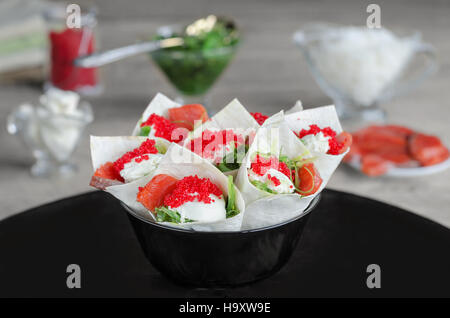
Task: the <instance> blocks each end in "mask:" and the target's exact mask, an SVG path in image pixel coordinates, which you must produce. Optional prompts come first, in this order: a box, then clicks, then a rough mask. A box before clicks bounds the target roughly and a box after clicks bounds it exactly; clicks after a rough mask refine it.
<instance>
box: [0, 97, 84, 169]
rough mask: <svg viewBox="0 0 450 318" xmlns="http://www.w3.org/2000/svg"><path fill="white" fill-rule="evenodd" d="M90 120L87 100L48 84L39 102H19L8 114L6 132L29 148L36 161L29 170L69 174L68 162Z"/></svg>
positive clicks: (71, 167)
mask: <svg viewBox="0 0 450 318" xmlns="http://www.w3.org/2000/svg"><path fill="white" fill-rule="evenodd" d="M92 121H93V113H92V109H91V107H90V105H89V104H88V103H87V102H83V101H80V96H79V95H78V94H77V93H75V92H71V91H63V90H60V89H57V88H50V89H49V90H47V91H46V93H45V94H44V95H42V96H41V98H40V101H39V104H38V105H31V104H22V105H20V106H18V107H17V108H16V109H14V110H13V111H12V112H11V114H10V115H9V116H8V124H7V128H8V132H9V133H10V134H14V135H15V134H17V135H19V136H20V137H21V138H22V140H23V141H24V142H25V146H26V147H27V148H28V149H29V150H30V151H31V153H32V155H33V157H34V159H35V160H36V162H35V164H34V165H33V166H32V167H31V174H32V175H33V176H37V177H50V176H54V175H66V176H67V175H71V174H73V173H74V172H75V171H76V166H75V164H74V163H72V162H71V158H72V154H73V152H74V150H75V148H76V146H77V145H78V142H79V140H80V137H81V135H82V133H83V131H84V129H85V127H86V126H87V125H88V124H89V123H91V122H92Z"/></svg>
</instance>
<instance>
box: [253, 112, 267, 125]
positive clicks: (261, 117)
mask: <svg viewBox="0 0 450 318" xmlns="http://www.w3.org/2000/svg"><path fill="white" fill-rule="evenodd" d="M250 115H252V116H253V118H255V119H256V121H257V122H258V124H260V125H262V124H264V122H265V121H266V119H267V118H269V116H266V115H263V114H261V113H250Z"/></svg>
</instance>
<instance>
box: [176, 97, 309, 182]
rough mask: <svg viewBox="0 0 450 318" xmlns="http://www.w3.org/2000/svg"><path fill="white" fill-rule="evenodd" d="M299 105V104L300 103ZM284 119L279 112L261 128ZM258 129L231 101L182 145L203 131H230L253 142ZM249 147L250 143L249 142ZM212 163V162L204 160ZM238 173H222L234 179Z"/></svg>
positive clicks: (237, 102) (254, 121)
mask: <svg viewBox="0 0 450 318" xmlns="http://www.w3.org/2000/svg"><path fill="white" fill-rule="evenodd" d="M300 105H301V103H300ZM292 109H294V110H298V109H299V108H298V106H297V105H296V106H294V107H293V108H292ZM283 119H284V113H283V111H282V110H281V111H280V112H278V113H276V114H274V115H272V116H271V117H269V118H268V119H267V120H266V121H265V122H264V124H263V125H262V127H265V126H267V125H270V124H273V123H276V122H280V121H282V120H283ZM259 128H260V125H259V124H258V122H257V121H256V120H255V119H254V118H253V116H252V115H251V114H250V113H249V112H248V111H247V110H246V109H245V107H244V106H243V105H242V104H241V103H240V102H239V101H238V100H237V99H234V100H232V101H231V102H230V103H229V104H228V105H227V106H225V107H224V108H223V109H222V110H221V111H220V112H218V113H217V114H216V115H214V116H213V117H212V118H211V120H210V121H207V122H206V123H204V124H202V125H200V126H198V127H197V128H196V129H195V130H194V131H193V132H192V133H191V134H190V135H189V136H188V137H187V138H186V139H185V141H184V143H183V145H184V146H185V147H186V145H188V143H189V142H190V141H191V140H192V139H195V138H198V137H200V136H201V134H202V132H203V131H205V130H212V131H214V130H224V129H232V130H233V131H234V132H236V133H238V134H242V135H243V136H249V137H250V140H253V136H254V135H255V134H256V131H257V130H258V129H259ZM250 145H251V142H250ZM205 160H207V161H209V162H211V163H212V160H209V159H205ZM237 173H238V169H236V170H232V171H227V172H224V174H225V175H227V176H228V175H232V176H233V178H234V179H235V178H236V176H237Z"/></svg>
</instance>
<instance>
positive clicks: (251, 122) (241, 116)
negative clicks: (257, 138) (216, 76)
mask: <svg viewBox="0 0 450 318" xmlns="http://www.w3.org/2000/svg"><path fill="white" fill-rule="evenodd" d="M211 121H212V122H214V123H215V124H216V125H217V127H219V128H220V129H233V128H243V129H248V128H254V129H257V128H259V124H258V122H257V121H256V119H255V118H253V116H252V115H251V114H250V113H249V112H248V111H247V109H245V107H244V106H242V104H241V103H240V102H239V101H238V100H237V99H236V98H235V99H233V100H232V101H231V102H230V103H229V104H228V105H227V106H225V107H224V108H222V110H220V111H219V112H218V113H217V114H215V115H214V116H213V117H212V118H211Z"/></svg>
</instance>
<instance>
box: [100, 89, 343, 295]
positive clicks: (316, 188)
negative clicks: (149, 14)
mask: <svg viewBox="0 0 450 318" xmlns="http://www.w3.org/2000/svg"><path fill="white" fill-rule="evenodd" d="M130 130H131V129H130ZM350 144H351V135H350V134H348V133H346V132H343V131H342V128H341V126H340V124H339V120H338V117H337V114H336V111H335V108H334V106H326V107H319V108H314V109H309V110H303V109H302V106H301V103H300V102H297V104H296V105H295V106H294V107H292V108H291V109H290V110H288V111H287V112H286V113H285V112H284V111H280V112H278V113H276V114H274V115H272V116H270V117H269V116H267V115H263V114H261V113H249V112H248V111H247V110H246V109H245V107H244V106H243V105H241V104H240V103H239V101H238V100H237V99H234V100H233V101H231V102H230V103H229V104H228V105H227V106H225V107H224V108H223V109H222V110H221V111H219V112H218V113H217V114H215V115H214V116H213V117H212V118H209V117H208V115H207V112H206V110H205V108H204V107H203V106H202V105H199V104H193V105H179V104H177V103H175V102H174V101H172V100H170V99H168V98H167V97H165V96H164V95H162V94H157V95H156V96H155V97H154V98H153V100H152V101H151V102H150V104H149V105H148V107H147V108H146V109H145V111H144V113H143V114H142V116H141V118H140V119H139V120H138V122H137V124H136V126H135V128H134V130H133V131H132V136H116V137H97V136H91V155H92V163H93V167H94V171H95V172H94V175H93V176H92V179H91V185H92V186H94V187H96V188H98V189H102V190H105V191H106V192H109V193H110V194H112V195H113V196H115V197H116V198H117V199H119V200H120V201H121V204H122V206H123V207H124V209H125V210H126V211H127V212H128V213H127V215H128V217H129V219H130V221H131V224H132V225H133V228H134V230H135V233H136V236H137V238H138V240H139V242H140V245H141V247H142V250H143V251H144V253H145V255H146V256H147V258H148V260H149V261H150V262H151V263H152V264H153V266H154V267H155V268H157V269H158V270H159V271H160V272H161V273H163V274H165V275H166V276H167V277H169V278H171V279H172V280H174V281H176V282H179V283H182V284H189V285H196V286H234V285H238V284H243V283H248V282H252V281H255V280H258V279H262V278H265V277H268V276H270V275H271V274H273V273H275V272H276V271H278V270H279V269H280V268H281V267H282V266H283V265H284V264H285V263H286V262H287V261H288V259H289V258H290V256H291V254H292V253H293V250H294V249H295V247H296V245H297V242H298V241H299V239H300V236H301V234H302V232H303V228H304V226H305V224H306V221H307V219H308V217H309V215H310V213H309V212H311V211H312V209H313V208H314V207H315V205H316V203H317V201H318V195H319V193H320V192H321V191H322V190H323V188H324V187H325V186H326V184H327V182H328V180H329V179H330V177H331V175H332V174H333V172H334V170H335V169H336V168H337V166H338V165H339V163H340V162H341V160H342V158H343V156H344V155H345V154H346V153H347V152H348V149H349V147H350Z"/></svg>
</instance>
